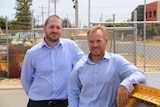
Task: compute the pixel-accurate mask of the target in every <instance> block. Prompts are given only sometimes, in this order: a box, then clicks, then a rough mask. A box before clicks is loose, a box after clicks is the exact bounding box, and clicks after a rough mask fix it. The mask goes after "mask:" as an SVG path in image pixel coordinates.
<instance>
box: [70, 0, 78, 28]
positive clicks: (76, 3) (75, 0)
mask: <svg viewBox="0 0 160 107" xmlns="http://www.w3.org/2000/svg"><path fill="white" fill-rule="evenodd" d="M72 1H73V3H74V6H73V8H74V9H75V27H76V28H78V20H79V19H78V0H72Z"/></svg>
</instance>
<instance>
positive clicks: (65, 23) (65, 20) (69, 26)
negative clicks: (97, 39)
mask: <svg viewBox="0 0 160 107" xmlns="http://www.w3.org/2000/svg"><path fill="white" fill-rule="evenodd" d="M62 27H63V28H67V27H68V28H71V27H72V25H71V23H70V21H69V20H68V19H66V18H65V19H63V22H62Z"/></svg>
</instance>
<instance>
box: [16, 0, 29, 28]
mask: <svg viewBox="0 0 160 107" xmlns="http://www.w3.org/2000/svg"><path fill="white" fill-rule="evenodd" d="M31 5H32V0H16V6H17V7H15V9H16V21H17V25H16V26H17V28H18V29H23V30H30V29H31V17H32V13H31V10H30V6H31Z"/></svg>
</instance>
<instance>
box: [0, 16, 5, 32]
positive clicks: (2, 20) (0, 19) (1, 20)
mask: <svg viewBox="0 0 160 107" xmlns="http://www.w3.org/2000/svg"><path fill="white" fill-rule="evenodd" d="M0 27H1V29H6V20H5V18H3V17H2V16H1V17H0Z"/></svg>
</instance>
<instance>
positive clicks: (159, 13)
mask: <svg viewBox="0 0 160 107" xmlns="http://www.w3.org/2000/svg"><path fill="white" fill-rule="evenodd" d="M135 10H136V11H137V21H143V20H144V5H139V6H137V8H135V9H134V10H133V12H132V19H131V20H132V21H133V20H134V11H135ZM146 21H160V1H155V2H152V3H148V4H146Z"/></svg>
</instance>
